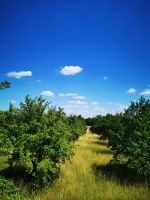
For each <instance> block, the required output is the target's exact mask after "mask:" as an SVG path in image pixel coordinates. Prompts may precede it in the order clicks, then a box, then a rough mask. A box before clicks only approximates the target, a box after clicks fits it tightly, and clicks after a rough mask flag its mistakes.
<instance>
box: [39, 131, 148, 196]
mask: <svg viewBox="0 0 150 200" xmlns="http://www.w3.org/2000/svg"><path fill="white" fill-rule="evenodd" d="M111 158H112V154H111V151H110V149H109V148H107V147H106V142H105V141H103V140H99V136H98V135H96V134H91V133H90V132H89V131H88V132H87V133H86V134H85V135H84V136H82V137H81V138H79V140H78V141H77V142H76V149H75V156H74V157H73V158H72V159H71V160H70V161H67V162H66V163H65V165H62V168H61V176H60V178H59V179H57V180H56V181H55V182H54V184H53V185H52V186H51V187H50V188H49V189H48V191H47V192H43V193H42V194H41V200H150V188H149V187H148V185H147V184H146V183H137V182H136V181H135V180H136V179H135V174H134V173H132V172H130V173H129V172H126V169H125V168H124V167H120V166H113V167H110V165H109V162H110V160H111Z"/></svg>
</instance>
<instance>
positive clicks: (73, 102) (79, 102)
mask: <svg viewBox="0 0 150 200" xmlns="http://www.w3.org/2000/svg"><path fill="white" fill-rule="evenodd" d="M67 102H68V103H72V104H78V105H86V104H87V102H86V101H67Z"/></svg>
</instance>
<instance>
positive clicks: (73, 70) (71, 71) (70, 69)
mask: <svg viewBox="0 0 150 200" xmlns="http://www.w3.org/2000/svg"><path fill="white" fill-rule="evenodd" d="M82 71H83V68H82V67H79V66H65V67H63V68H62V69H61V70H60V73H61V74H62V75H65V76H69V75H75V74H78V73H80V72H82Z"/></svg>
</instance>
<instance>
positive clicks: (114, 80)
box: [0, 0, 150, 117]
mask: <svg viewBox="0 0 150 200" xmlns="http://www.w3.org/2000/svg"><path fill="white" fill-rule="evenodd" d="M149 10H150V1H141V0H138V1H135V0H131V1H128V0H127V1H117V0H115V1H112V0H107V1H98V0H94V1H91V0H88V1H84V0H83V1H78V0H77V1H76V2H73V1H72V2H71V1H67V0H61V1H60V0H57V1H52V0H51V1H46V0H45V1H36V2H34V1H28V0H27V1H18V0H14V1H9V0H6V1H0V16H1V17H0V27H1V30H2V31H1V33H0V43H1V45H0V55H1V59H0V82H2V81H4V80H8V81H9V82H10V83H11V88H10V89H8V90H2V91H0V99H1V104H0V109H2V110H6V109H7V108H8V106H9V102H12V103H13V105H14V106H16V107H17V106H18V105H19V102H20V101H21V102H22V101H24V97H25V96H26V95H30V96H31V97H32V98H34V97H36V96H39V95H42V97H44V98H45V99H46V101H48V102H52V105H54V106H57V107H59V106H60V107H61V108H64V111H65V112H66V113H67V114H76V115H79V114H81V115H82V116H83V117H93V116H96V115H105V114H107V113H112V114H115V113H116V112H122V111H123V110H124V109H125V108H127V107H128V106H129V104H130V102H131V101H137V100H138V99H139V98H140V96H141V95H143V96H144V97H145V98H150V59H149V53H150V26H149V21H150V12H149Z"/></svg>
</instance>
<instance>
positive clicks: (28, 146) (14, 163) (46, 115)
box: [0, 96, 86, 188]
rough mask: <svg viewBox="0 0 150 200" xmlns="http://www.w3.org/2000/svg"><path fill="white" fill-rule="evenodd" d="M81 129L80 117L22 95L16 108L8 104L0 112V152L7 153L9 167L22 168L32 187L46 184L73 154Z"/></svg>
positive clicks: (82, 130)
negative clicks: (74, 143) (21, 100)
mask: <svg viewBox="0 0 150 200" xmlns="http://www.w3.org/2000/svg"><path fill="white" fill-rule="evenodd" d="M85 130H86V124H85V121H84V119H83V118H82V117H81V116H70V117H67V116H66V114H65V113H64V111H63V109H61V108H59V109H56V108H54V107H52V106H50V105H49V103H47V102H46V101H45V99H43V98H42V97H37V98H35V99H31V98H30V97H29V96H26V98H25V102H24V103H20V107H19V108H15V107H14V106H13V105H12V104H10V107H9V110H8V111H5V112H3V111H0V136H1V137H0V145H1V147H0V152H1V154H2V155H9V156H10V159H9V166H10V167H12V168H16V167H17V168H21V169H23V170H24V172H25V179H27V180H28V181H29V182H30V183H33V185H34V187H36V188H42V187H46V186H48V185H49V184H50V183H51V182H52V180H53V179H54V178H56V177H57V176H58V174H59V166H60V163H63V162H64V161H65V160H66V159H69V158H70V157H71V156H72V155H73V146H74V145H73V141H75V140H76V139H77V138H78V137H79V136H80V135H82V134H84V133H85Z"/></svg>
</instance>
